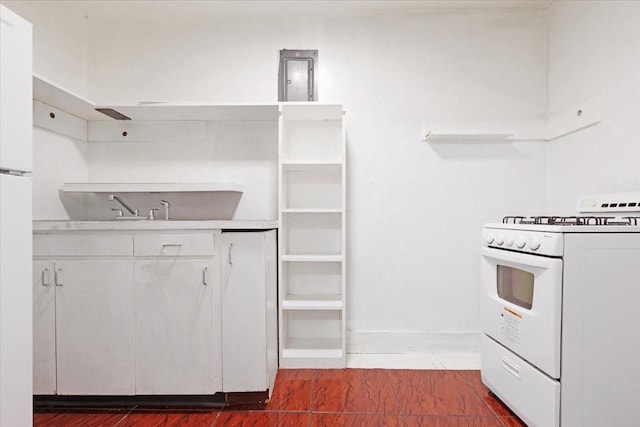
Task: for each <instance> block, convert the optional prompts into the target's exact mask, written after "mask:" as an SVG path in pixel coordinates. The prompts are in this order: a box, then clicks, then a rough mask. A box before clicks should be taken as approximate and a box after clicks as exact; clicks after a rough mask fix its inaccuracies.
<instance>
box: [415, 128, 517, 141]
mask: <svg viewBox="0 0 640 427" xmlns="http://www.w3.org/2000/svg"><path fill="white" fill-rule="evenodd" d="M512 136H513V134H512V133H509V132H502V131H493V130H491V131H488V130H487V131H485V130H476V131H471V130H470V131H453V130H452V131H446V130H434V131H428V132H426V133H425V135H424V138H423V140H424V141H426V142H456V141H458V142H459V141H464V142H471V141H482V142H487V141H495V142H510V141H511V140H510V139H509V138H511V137H512Z"/></svg>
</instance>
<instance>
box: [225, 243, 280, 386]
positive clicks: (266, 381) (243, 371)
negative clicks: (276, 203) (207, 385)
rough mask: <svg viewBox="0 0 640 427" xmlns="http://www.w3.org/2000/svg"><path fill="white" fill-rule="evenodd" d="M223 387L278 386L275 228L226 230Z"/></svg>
mask: <svg viewBox="0 0 640 427" xmlns="http://www.w3.org/2000/svg"><path fill="white" fill-rule="evenodd" d="M221 240H222V243H221V267H220V268H221V276H222V281H221V287H222V289H221V291H222V294H221V295H222V336H223V342H222V360H223V374H222V378H223V382H222V389H223V391H224V392H244V391H265V390H269V392H271V391H272V390H273V384H274V381H275V377H276V373H277V369H278V349H277V339H278V338H277V316H278V314H277V313H278V311H277V283H276V282H277V272H276V231H275V230H271V231H259V232H246V231H244V232H223V233H222V239H221Z"/></svg>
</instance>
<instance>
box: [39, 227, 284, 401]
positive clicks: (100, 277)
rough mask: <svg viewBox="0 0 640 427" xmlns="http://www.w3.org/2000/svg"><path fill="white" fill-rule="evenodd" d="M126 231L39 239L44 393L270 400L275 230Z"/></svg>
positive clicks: (77, 232)
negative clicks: (229, 395)
mask: <svg viewBox="0 0 640 427" xmlns="http://www.w3.org/2000/svg"><path fill="white" fill-rule="evenodd" d="M117 224H120V226H121V227H123V230H111V229H110V228H111V227H113V224H111V225H110V224H107V223H106V222H104V223H101V224H100V226H101V227H103V228H102V229H96V228H95V227H94V228H92V229H91V230H84V229H82V227H85V226H86V224H85V223H82V224H80V225H79V227H81V229H78V230H74V229H71V230H70V229H69V228H70V227H65V229H64V230H59V229H58V230H55V231H53V230H52V231H50V232H43V231H42V230H39V231H38V232H36V234H35V235H34V270H33V277H34V281H33V282H34V285H33V289H34V293H33V295H34V302H33V304H34V315H33V316H34V324H35V325H36V333H35V335H34V338H35V342H34V384H35V390H36V391H35V394H38V395H55V394H58V395H146V396H148V395H174V396H175V395H214V394H216V393H218V392H265V391H267V390H268V391H271V390H272V389H273V383H274V380H275V376H276V371H277V367H278V355H277V295H276V294H277V286H276V279H277V273H276V271H277V264H276V263H277V244H276V231H275V230H270V231H265V230H257V231H253V230H244V231H242V232H228V233H227V232H225V233H224V234H221V231H220V230H219V229H205V230H202V229H188V228H187V229H171V228H168V227H167V228H162V229H153V227H157V226H159V225H163V226H164V225H166V224H165V222H162V223H159V222H144V224H145V225H143V226H142V227H140V225H137V227H138V228H135V229H130V228H127V227H129V226H130V225H131V224H126V223H117ZM258 225H260V224H256V223H254V222H247V223H246V225H245V227H244V228H250V226H253V227H257V226H258ZM53 226H54V227H57V226H59V224H58V223H55V224H53ZM95 226H96V227H97V226H98V224H95ZM145 226H146V227H148V228H146V229H145ZM240 228H242V227H240ZM219 254H220V255H219ZM222 278H223V279H222ZM221 283H224V285H225V286H226V287H225V288H224V289H222V288H221ZM223 303H224V304H225V306H224V312H223V307H222V304H223ZM223 333H224V334H225V336H224V338H223V336H222V334H223ZM223 352H224V354H225V359H224V361H223Z"/></svg>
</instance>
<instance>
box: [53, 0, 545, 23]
mask: <svg viewBox="0 0 640 427" xmlns="http://www.w3.org/2000/svg"><path fill="white" fill-rule="evenodd" d="M57 1H58V2H59V3H64V4H66V5H68V6H69V7H72V8H75V9H78V10H80V11H81V12H82V13H84V14H85V15H86V16H87V17H88V18H89V19H90V20H105V21H109V20H116V21H118V20H131V19H135V20H145V19H156V18H159V17H167V16H170V17H173V18H181V19H189V18H194V19H197V18H206V17H209V16H217V17H220V16H225V15H228V16H238V15H297V14H301V13H303V14H307V15H308V14H318V15H319V14H322V15H335V14H363V13H364V14H380V13H383V14H390V13H397V12H401V13H407V12H415V13H429V12H439V11H446V10H463V9H475V10H477V9H494V10H495V9H546V8H548V7H549V5H550V4H551V3H552V1H553V0H324V1H320V0H235V1H230V0H71V1H70V0H57Z"/></svg>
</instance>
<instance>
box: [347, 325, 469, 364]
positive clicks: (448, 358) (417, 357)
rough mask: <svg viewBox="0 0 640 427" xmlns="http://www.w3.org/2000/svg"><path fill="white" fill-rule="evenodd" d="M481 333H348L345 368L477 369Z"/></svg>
mask: <svg viewBox="0 0 640 427" xmlns="http://www.w3.org/2000/svg"><path fill="white" fill-rule="evenodd" d="M480 336H481V334H480V332H476V331H473V332H413V331H411V332H405V331H402V332H393V331H366V332H362V331H350V332H348V334H347V367H349V368H381V369H480Z"/></svg>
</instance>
